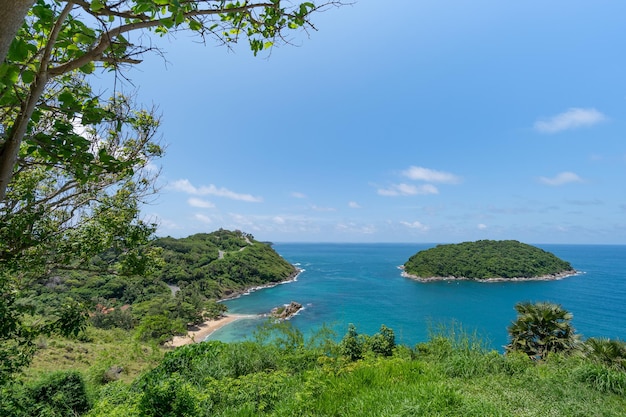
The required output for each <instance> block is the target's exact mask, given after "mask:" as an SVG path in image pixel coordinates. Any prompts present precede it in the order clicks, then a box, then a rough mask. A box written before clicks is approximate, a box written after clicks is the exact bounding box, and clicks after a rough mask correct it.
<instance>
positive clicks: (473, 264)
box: [404, 240, 573, 279]
mask: <svg viewBox="0 0 626 417" xmlns="http://www.w3.org/2000/svg"><path fill="white" fill-rule="evenodd" d="M404 270H405V272H406V273H407V274H410V275H412V276H415V277H420V278H431V277H455V278H468V279H488V278H533V277H543V276H549V275H554V274H560V273H564V272H567V271H572V270H573V268H572V266H571V265H570V264H569V263H568V262H566V261H563V260H561V259H559V258H557V257H556V256H554V255H553V254H551V253H549V252H546V251H544V250H542V249H540V248H537V247H534V246H531V245H527V244H524V243H520V242H518V241H515V240H502V241H494V240H479V241H477V242H464V243H459V244H452V245H437V246H436V247H434V248H431V249H427V250H424V251H420V252H418V253H416V254H415V255H413V256H411V257H410V258H409V260H408V261H407V262H406V263H405V264H404Z"/></svg>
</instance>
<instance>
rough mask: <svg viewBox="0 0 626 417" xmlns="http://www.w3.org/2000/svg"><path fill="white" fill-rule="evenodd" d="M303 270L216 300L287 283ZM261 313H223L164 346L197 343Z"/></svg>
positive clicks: (230, 298) (294, 280)
mask: <svg viewBox="0 0 626 417" xmlns="http://www.w3.org/2000/svg"><path fill="white" fill-rule="evenodd" d="M302 272H304V269H301V268H296V270H295V272H294V273H292V274H291V275H289V276H288V277H287V278H285V279H284V280H283V281H278V282H272V283H269V284H266V285H260V286H257V287H252V288H248V289H246V290H243V291H240V292H236V293H233V294H230V296H229V297H228V298H223V299H221V300H218V302H223V301H228V300H234V299H235V298H239V297H241V296H243V295H248V294H250V293H252V292H254V291H258V290H262V289H265V288H272V287H275V286H277V285H282V284H288V283H291V282H296V281H297V280H298V276H299V275H300V274H301V273H302ZM259 316H262V315H256V314H228V313H226V314H224V315H223V316H222V317H220V318H219V319H217V320H207V321H205V322H203V323H202V324H199V325H197V326H193V327H192V329H191V330H189V331H188V332H187V334H186V335H185V336H174V338H173V339H172V340H171V341H169V342H167V343H165V347H169V348H177V347H179V346H184V345H190V344H192V343H199V342H202V341H204V340H205V339H206V338H207V337H208V336H209V335H211V334H212V333H213V332H215V331H217V330H219V329H221V328H222V327H224V326H226V325H228V324H231V323H233V322H235V321H237V320H240V319H251V318H256V317H259Z"/></svg>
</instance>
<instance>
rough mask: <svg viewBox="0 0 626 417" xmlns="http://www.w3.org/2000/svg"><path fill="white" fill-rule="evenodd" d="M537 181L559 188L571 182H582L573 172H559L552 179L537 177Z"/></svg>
mask: <svg viewBox="0 0 626 417" xmlns="http://www.w3.org/2000/svg"><path fill="white" fill-rule="evenodd" d="M539 181H541V182H542V183H543V184H546V185H552V186H559V185H565V184H569V183H572V182H583V179H582V178H580V177H579V176H578V175H576V174H574V173H573V172H561V173H560V174H557V175H556V176H555V177H553V178H547V177H539Z"/></svg>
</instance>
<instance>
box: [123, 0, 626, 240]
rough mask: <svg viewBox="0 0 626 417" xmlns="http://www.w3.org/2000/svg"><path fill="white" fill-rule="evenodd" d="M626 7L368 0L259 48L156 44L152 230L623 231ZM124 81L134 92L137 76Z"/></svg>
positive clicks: (320, 234)
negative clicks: (160, 152) (159, 122)
mask: <svg viewBox="0 0 626 417" xmlns="http://www.w3.org/2000/svg"><path fill="white" fill-rule="evenodd" d="M624 16H626V2H624V1H623V0H606V1H594V2H590V1H575V0H574V1H571V0H570V1H564V0H555V1H550V2H546V1H534V0H531V1H523V2H522V1H518V2H493V1H480V0H478V1H471V2H465V1H434V0H432V1H431V0H424V1H419V0H399V1H394V2H390V3H388V4H387V3H383V2H376V1H372V0H360V1H357V2H356V3H354V4H353V5H352V6H346V7H342V8H339V9H331V10H328V11H326V12H324V13H321V14H319V15H317V16H315V17H314V19H313V21H314V23H315V24H316V26H317V28H318V31H317V32H311V33H310V35H309V36H308V37H307V36H304V35H303V34H296V35H294V37H293V39H292V40H293V43H294V45H293V46H280V47H277V48H274V49H273V50H272V51H271V54H270V56H268V57H256V58H255V57H253V55H252V53H250V52H249V51H248V50H247V49H246V48H244V47H237V48H235V50H233V51H228V50H226V49H225V48H224V47H220V46H218V45H213V44H208V45H200V44H198V43H196V42H194V40H193V39H192V38H190V37H188V36H187V35H186V34H179V35H177V36H176V38H175V39H171V38H166V39H162V40H160V41H159V44H160V46H161V47H162V48H163V50H164V52H165V55H166V58H167V61H168V62H167V63H165V62H164V61H163V59H162V58H158V57H156V56H155V57H147V58H146V60H145V62H144V63H143V64H141V65H139V66H138V67H137V68H136V69H133V70H131V71H130V72H129V73H128V74H127V76H128V77H130V79H132V81H133V83H134V85H135V87H136V89H137V93H138V96H139V98H140V100H141V101H142V102H143V103H144V104H148V105H152V104H154V105H156V106H158V109H159V111H160V113H162V116H163V127H162V129H161V134H162V142H163V143H164V144H166V146H167V151H166V156H165V157H164V158H163V159H162V160H160V161H159V165H160V166H161V169H162V174H161V177H160V180H159V181H160V184H161V192H160V194H159V196H158V198H156V199H155V200H154V201H153V202H152V203H151V204H150V205H148V206H146V207H145V209H144V215H145V216H146V217H148V218H150V219H156V220H158V222H159V224H160V226H159V230H158V235H160V236H165V235H170V236H174V237H183V236H187V235H190V234H193V233H197V232H210V231H213V230H216V229H218V228H220V227H221V228H227V229H240V230H243V231H246V232H249V233H252V234H253V235H254V236H255V237H256V238H257V239H259V240H269V241H275V242H298V241H312V242H462V241H468V240H477V239H516V240H520V241H523V242H527V243H620V244H625V243H626V140H625V139H626V54H625V53H624V46H625V45H626V37H625V36H624V27H625V25H624V23H625V21H624ZM127 87H129V86H127Z"/></svg>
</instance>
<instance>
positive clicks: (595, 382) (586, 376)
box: [575, 363, 626, 395]
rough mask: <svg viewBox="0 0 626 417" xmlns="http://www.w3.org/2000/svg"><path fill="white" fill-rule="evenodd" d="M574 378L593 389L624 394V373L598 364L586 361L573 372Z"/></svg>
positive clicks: (625, 380)
mask: <svg viewBox="0 0 626 417" xmlns="http://www.w3.org/2000/svg"><path fill="white" fill-rule="evenodd" d="M575 375H576V378H577V379H578V380H579V381H581V382H584V383H586V384H587V385H589V386H590V387H592V388H593V389H595V390H598V391H600V392H605V393H614V394H619V395H624V394H626V373H624V372H623V371H619V370H615V369H611V368H607V367H606V366H602V365H598V364H589V363H586V364H584V365H583V366H581V367H580V368H578V369H577V370H576V372H575Z"/></svg>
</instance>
